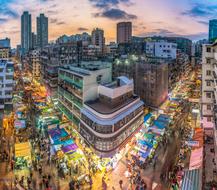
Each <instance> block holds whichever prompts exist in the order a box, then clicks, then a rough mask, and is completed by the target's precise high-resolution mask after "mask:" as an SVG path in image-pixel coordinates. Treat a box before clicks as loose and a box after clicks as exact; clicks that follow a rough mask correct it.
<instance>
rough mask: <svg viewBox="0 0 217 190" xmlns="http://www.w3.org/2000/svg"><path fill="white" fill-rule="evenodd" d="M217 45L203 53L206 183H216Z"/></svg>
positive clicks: (203, 119) (202, 108) (204, 49)
mask: <svg viewBox="0 0 217 190" xmlns="http://www.w3.org/2000/svg"><path fill="white" fill-rule="evenodd" d="M216 52H217V43H214V44H204V45H203V53H202V97H201V119H202V121H201V123H202V127H203V129H204V134H205V145H204V147H205V150H204V151H207V150H209V151H207V152H206V154H205V158H204V160H205V163H204V181H205V183H209V182H210V181H215V180H216V178H215V176H216V174H215V173H214V171H216V169H217V167H216V163H217V54H216Z"/></svg>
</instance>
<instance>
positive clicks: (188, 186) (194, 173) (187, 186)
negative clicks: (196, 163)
mask: <svg viewBox="0 0 217 190" xmlns="http://www.w3.org/2000/svg"><path fill="white" fill-rule="evenodd" d="M201 178H202V170H201V169H196V170H188V171H185V172H184V177H183V181H182V186H181V190H201V189H202V183H201V182H202V179H201Z"/></svg>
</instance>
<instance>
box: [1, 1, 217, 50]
mask: <svg viewBox="0 0 217 190" xmlns="http://www.w3.org/2000/svg"><path fill="white" fill-rule="evenodd" d="M0 5H1V6H0V38H4V37H9V38H11V42H12V46H13V47H15V46H16V45H17V44H19V43H20V16H21V14H22V12H23V11H25V10H27V11H29V12H30V13H31V14H32V26H33V31H35V20H36V16H38V15H39V13H45V15H46V16H48V18H49V40H55V39H56V38H57V37H58V36H60V35H63V34H67V35H72V34H75V33H82V32H91V30H92V29H93V28H95V27H99V28H103V29H104V31H105V37H106V41H107V42H109V41H114V40H115V38H116V23H117V22H119V21H128V20H130V21H132V22H133V35H138V36H149V35H164V36H185V37H189V38H191V39H192V40H197V39H201V38H207V32H208V20H209V19H213V18H217V0H0Z"/></svg>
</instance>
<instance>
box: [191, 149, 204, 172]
mask: <svg viewBox="0 0 217 190" xmlns="http://www.w3.org/2000/svg"><path fill="white" fill-rule="evenodd" d="M202 162H203V147H201V148H198V149H195V150H192V152H191V158H190V165H189V170H195V169H200V168H201V167H202Z"/></svg>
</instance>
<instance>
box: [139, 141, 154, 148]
mask: <svg viewBox="0 0 217 190" xmlns="http://www.w3.org/2000/svg"><path fill="white" fill-rule="evenodd" d="M138 142H139V143H140V144H141V145H143V146H147V147H148V148H152V147H153V144H151V143H149V142H147V141H144V140H138Z"/></svg>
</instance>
